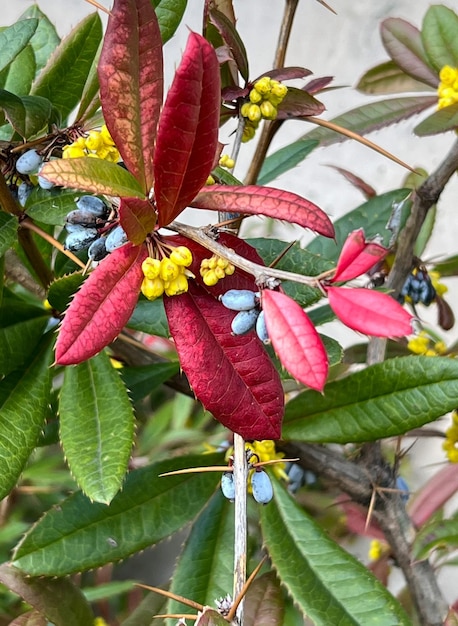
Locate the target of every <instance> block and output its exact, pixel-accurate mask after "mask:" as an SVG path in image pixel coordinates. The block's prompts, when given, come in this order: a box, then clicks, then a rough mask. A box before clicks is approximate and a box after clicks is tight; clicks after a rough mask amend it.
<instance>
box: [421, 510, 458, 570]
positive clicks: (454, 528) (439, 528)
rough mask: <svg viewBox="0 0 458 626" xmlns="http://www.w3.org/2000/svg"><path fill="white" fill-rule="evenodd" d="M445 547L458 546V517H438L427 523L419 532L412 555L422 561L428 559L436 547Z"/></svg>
mask: <svg viewBox="0 0 458 626" xmlns="http://www.w3.org/2000/svg"><path fill="white" fill-rule="evenodd" d="M440 547H445V548H447V549H448V550H450V549H451V548H457V547H458V517H457V516H456V515H455V516H454V517H453V518H452V519H447V520H444V519H436V520H434V521H432V522H431V523H428V524H425V525H424V526H423V527H422V528H421V529H420V531H419V532H418V533H417V535H416V537H415V540H414V543H413V552H412V557H413V558H414V559H415V560H419V561H421V560H422V559H427V558H428V556H429V553H430V552H431V551H432V550H434V549H435V548H440Z"/></svg>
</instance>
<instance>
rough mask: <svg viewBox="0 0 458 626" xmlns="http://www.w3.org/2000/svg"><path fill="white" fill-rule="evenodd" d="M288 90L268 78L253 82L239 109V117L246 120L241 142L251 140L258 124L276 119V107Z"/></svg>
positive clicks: (264, 77) (276, 81)
mask: <svg viewBox="0 0 458 626" xmlns="http://www.w3.org/2000/svg"><path fill="white" fill-rule="evenodd" d="M287 91H288V88H287V87H286V86H285V85H283V84H282V83H279V82H278V80H274V79H273V78H270V77H269V76H263V77H262V78H260V79H259V80H257V81H256V82H255V84H254V85H253V88H252V89H251V91H250V93H249V95H248V97H249V101H248V102H245V103H244V104H243V105H242V107H241V109H240V113H241V115H242V116H243V117H244V118H246V122H245V128H244V130H243V138H242V141H244V142H246V141H250V139H253V137H254V135H255V132H256V129H257V127H258V125H259V122H260V121H261V120H262V119H264V120H274V119H275V118H276V117H277V113H278V105H279V104H280V103H281V102H282V100H283V98H284V97H285V96H286V93H287Z"/></svg>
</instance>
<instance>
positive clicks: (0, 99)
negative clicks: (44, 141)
mask: <svg viewBox="0 0 458 626" xmlns="http://www.w3.org/2000/svg"><path fill="white" fill-rule="evenodd" d="M0 108H1V109H3V111H4V113H5V116H6V118H7V119H8V121H9V122H10V124H11V126H12V127H13V128H14V130H15V131H16V132H17V133H19V135H20V136H21V137H23V138H24V139H29V138H31V137H33V135H35V134H36V133H38V132H39V131H40V130H43V128H44V127H45V126H46V125H47V123H48V120H49V117H50V115H51V103H50V102H49V100H46V98H41V97H39V96H15V95H14V94H13V93H11V92H9V91H6V90H5V89H0Z"/></svg>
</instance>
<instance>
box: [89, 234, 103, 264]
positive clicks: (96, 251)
mask: <svg viewBox="0 0 458 626" xmlns="http://www.w3.org/2000/svg"><path fill="white" fill-rule="evenodd" d="M107 254H108V250H107V246H106V237H99V238H98V239H96V240H95V241H93V242H92V243H91V245H90V246H89V249H88V251H87V255H88V257H89V258H90V259H91V261H101V260H102V259H104V258H105V257H106V256H107Z"/></svg>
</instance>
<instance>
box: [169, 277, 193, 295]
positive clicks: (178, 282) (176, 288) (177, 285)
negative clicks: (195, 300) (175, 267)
mask: <svg viewBox="0 0 458 626" xmlns="http://www.w3.org/2000/svg"><path fill="white" fill-rule="evenodd" d="M186 291H188V279H187V278H186V276H185V275H184V274H180V275H179V276H177V278H175V279H174V280H171V281H170V282H169V284H168V286H167V287H166V288H165V293H166V295H167V296H179V295H180V294H181V293H186Z"/></svg>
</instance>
